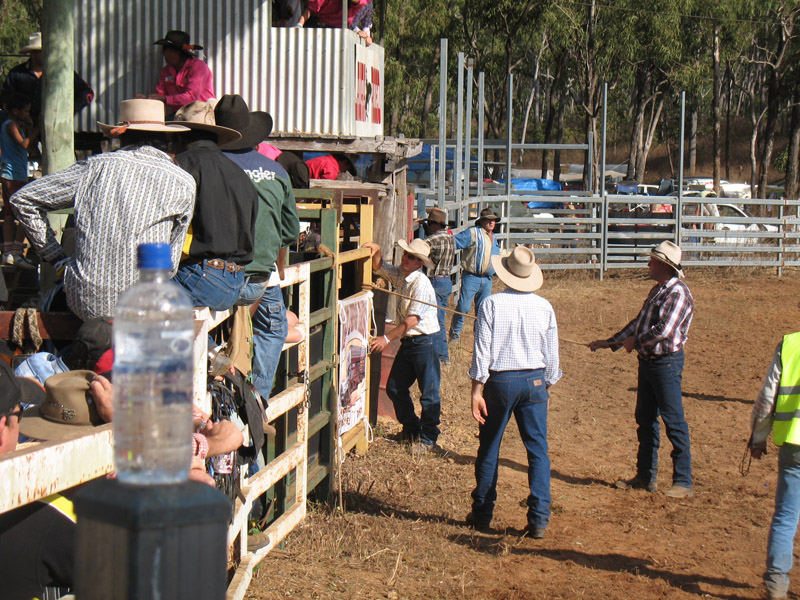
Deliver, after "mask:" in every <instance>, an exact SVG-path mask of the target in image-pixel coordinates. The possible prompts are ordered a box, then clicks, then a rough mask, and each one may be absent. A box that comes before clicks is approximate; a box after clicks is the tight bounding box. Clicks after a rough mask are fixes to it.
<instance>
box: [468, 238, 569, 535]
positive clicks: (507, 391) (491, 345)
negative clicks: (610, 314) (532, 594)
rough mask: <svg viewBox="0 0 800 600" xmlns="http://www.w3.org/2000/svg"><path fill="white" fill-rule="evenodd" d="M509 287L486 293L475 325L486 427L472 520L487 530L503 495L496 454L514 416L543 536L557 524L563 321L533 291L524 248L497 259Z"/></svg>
mask: <svg viewBox="0 0 800 600" xmlns="http://www.w3.org/2000/svg"><path fill="white" fill-rule="evenodd" d="M492 266H493V267H494V270H495V271H496V273H497V276H498V277H499V278H500V281H502V282H503V283H505V284H506V286H507V287H506V289H505V290H504V291H502V292H500V293H498V294H494V295H492V296H489V297H488V298H486V299H485V300H484V301H483V302H482V303H481V307H480V309H479V310H478V320H477V322H476V323H475V351H474V353H473V357H472V366H471V367H470V369H469V376H470V378H471V379H472V416H473V417H474V418H475V420H476V421H478V423H479V424H480V432H479V439H480V446H479V448H478V456H477V457H476V459H475V489H474V490H473V492H472V512H471V513H470V514H469V515H467V522H468V523H469V524H470V525H472V526H474V527H475V528H477V529H488V528H489V526H490V524H491V521H492V513H493V512H494V503H495V500H496V499H497V459H498V455H499V453H500V442H501V441H502V440H503V432H504V431H505V428H506V425H507V424H508V421H509V419H510V418H511V415H512V414H513V415H514V418H515V419H516V421H517V426H518V427H519V433H520V436H521V437H522V442H523V443H524V444H525V449H526V450H527V453H528V485H529V487H530V494H529V495H528V524H527V527H526V531H527V532H528V533H529V534H530V535H531V536H532V537H534V538H536V539H541V538H543V537H544V533H545V529H547V525H548V523H549V521H550V458H549V457H548V455H547V404H548V400H549V398H550V395H549V391H548V390H549V388H550V386H551V385H553V384H554V383H555V382H556V381H558V380H559V379H560V378H561V369H560V368H559V362H558V326H557V325H556V315H555V312H554V311H553V307H552V306H551V305H550V303H549V302H548V301H547V300H545V299H544V298H542V297H541V296H537V295H536V294H534V293H533V292H534V291H535V290H537V289H539V288H540V287H541V285H542V280H543V277H542V271H541V269H540V268H539V266H538V265H537V264H536V259H535V257H534V255H533V252H532V251H531V250H530V249H528V248H525V247H523V246H518V247H516V248H515V249H514V251H513V252H512V253H511V255H510V256H508V257H500V256H494V257H492Z"/></svg>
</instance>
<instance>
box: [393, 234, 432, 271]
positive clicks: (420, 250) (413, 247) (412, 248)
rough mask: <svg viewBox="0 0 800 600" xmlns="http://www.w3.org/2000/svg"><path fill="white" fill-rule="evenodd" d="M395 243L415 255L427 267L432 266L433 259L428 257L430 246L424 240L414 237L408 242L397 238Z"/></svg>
mask: <svg viewBox="0 0 800 600" xmlns="http://www.w3.org/2000/svg"><path fill="white" fill-rule="evenodd" d="M397 245H398V246H400V247H401V248H402V249H403V250H404V251H406V252H408V253H409V254H412V255H413V256H416V257H417V258H418V259H420V260H421V261H422V264H423V265H425V266H426V267H428V268H429V269H433V268H434V264H433V261H432V260H431V259H430V254H431V247H430V246H429V245H428V242H426V241H425V240H421V239H419V238H415V239H414V240H413V241H412V242H411V243H410V244H409V243H407V242H406V241H405V240H397Z"/></svg>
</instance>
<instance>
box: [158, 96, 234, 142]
mask: <svg viewBox="0 0 800 600" xmlns="http://www.w3.org/2000/svg"><path fill="white" fill-rule="evenodd" d="M170 123H171V124H178V125H183V126H184V127H188V128H189V129H192V130H195V131H208V132H209V133H213V134H215V135H216V136H217V145H218V146H224V145H225V144H231V143H233V142H235V141H237V140H239V139H241V137H242V134H240V133H239V132H238V131H235V130H234V129H230V128H229V127H222V126H220V125H217V121H216V118H215V116H214V107H213V106H211V105H210V104H209V103H208V102H200V101H196V102H191V103H189V104H187V105H186V106H181V107H180V108H179V109H178V110H177V111H176V112H175V120H174V121H170Z"/></svg>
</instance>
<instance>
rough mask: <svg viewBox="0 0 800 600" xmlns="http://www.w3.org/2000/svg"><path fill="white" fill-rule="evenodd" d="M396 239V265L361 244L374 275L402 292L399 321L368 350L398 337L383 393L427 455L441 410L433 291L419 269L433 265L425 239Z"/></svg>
mask: <svg viewBox="0 0 800 600" xmlns="http://www.w3.org/2000/svg"><path fill="white" fill-rule="evenodd" d="M397 244H398V245H399V246H400V247H401V248H402V249H403V258H402V259H401V261H400V266H399V267H396V266H394V265H390V264H387V263H384V262H383V259H382V258H381V249H380V246H378V244H376V243H374V242H367V243H366V244H364V247H365V248H369V249H370V256H371V257H372V270H373V271H374V272H375V274H376V275H380V276H381V277H383V278H384V279H387V280H388V281H389V282H390V283H391V284H392V285H393V286H394V288H395V290H397V293H398V294H400V295H401V296H406V298H399V302H398V303H397V314H398V318H399V320H400V323H399V324H398V325H397V326H396V327H395V328H394V329H392V330H391V331H390V332H389V333H388V334H386V335H383V336H381V337H376V338H372V340H371V341H370V343H369V349H370V351H371V352H383V349H384V348H386V346H388V345H389V343H390V342H391V341H392V340H395V339H400V350H399V351H398V352H397V356H395V359H394V363H393V364H392V370H391V371H390V373H389V379H388V380H387V382H386V393H387V395H388V396H389V398H390V399H391V401H392V404H394V413H395V415H396V416H397V420H398V421H399V422H400V423H401V424H402V425H403V437H404V438H406V439H408V440H409V441H411V442H412V446H411V451H412V453H414V454H426V453H428V452H430V451H431V450H436V449H437V446H436V439H437V438H438V437H439V415H440V413H441V402H440V399H439V382H440V379H441V372H440V367H439V359H438V357H437V355H436V352H435V349H434V343H435V337H436V334H437V333H438V332H439V320H438V318H437V315H436V311H437V308H436V293H435V292H434V290H433V285H431V282H430V279H428V278H427V277H426V276H425V274H424V273H423V272H422V271H421V269H422V266H423V265H425V266H426V267H428V268H429V269H433V262H432V261H431V259H430V258H429V255H430V246H428V244H427V243H426V242H425V241H424V240H420V239H415V240H414V241H413V242H411V243H410V244H407V243H406V242H405V241H404V240H399V241H398V242H397ZM423 302H424V303H426V304H423ZM415 381H417V382H418V385H419V389H420V393H421V396H420V404H421V405H422V416H421V417H418V416H417V414H416V413H415V412H414V402H413V401H412V400H411V394H409V390H410V388H411V386H412V385H414V382H415Z"/></svg>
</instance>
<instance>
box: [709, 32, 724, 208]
mask: <svg viewBox="0 0 800 600" xmlns="http://www.w3.org/2000/svg"><path fill="white" fill-rule="evenodd" d="M721 28H722V25H720V24H719V23H716V24H715V25H714V49H713V52H712V56H713V61H714V90H713V95H712V98H711V112H712V115H713V121H714V123H713V129H714V135H713V144H714V149H713V155H714V168H713V171H714V175H713V176H714V192H716V194H717V196H720V197H721V196H722V194H721V193H720V192H721V188H720V184H719V180H720V171H721V161H720V154H721V153H722V150H721V148H720V135H719V134H720V122H721V121H722V119H721V117H720V114H721V108H720V93H721V92H722V82H721V81H720V73H719V55H720V39H719V32H720V29H721Z"/></svg>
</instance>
